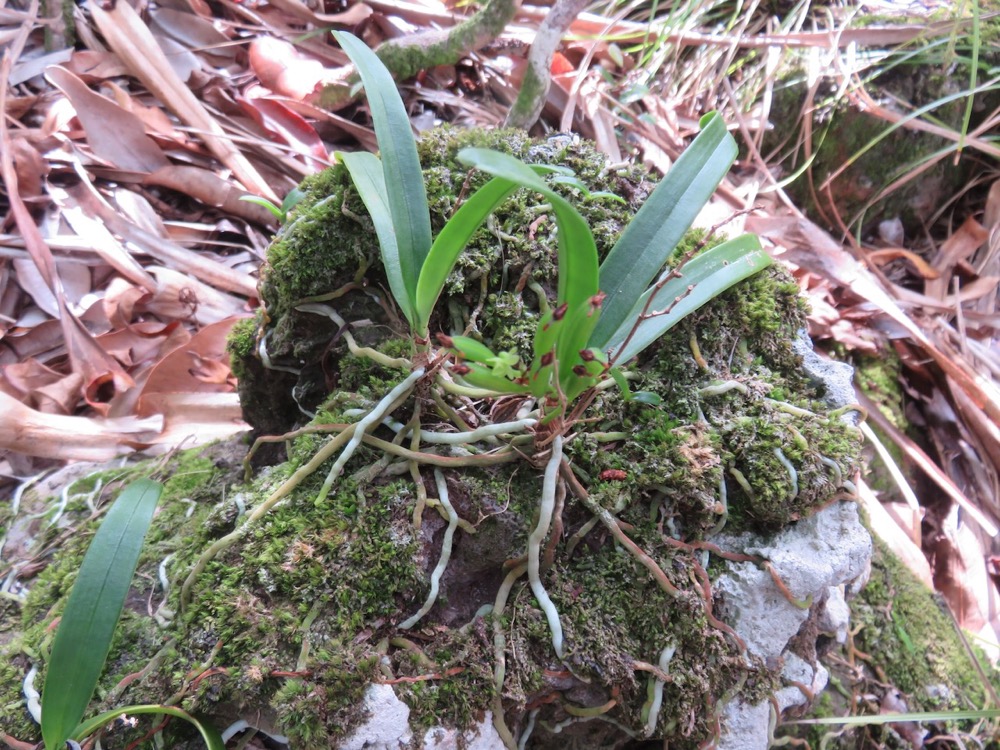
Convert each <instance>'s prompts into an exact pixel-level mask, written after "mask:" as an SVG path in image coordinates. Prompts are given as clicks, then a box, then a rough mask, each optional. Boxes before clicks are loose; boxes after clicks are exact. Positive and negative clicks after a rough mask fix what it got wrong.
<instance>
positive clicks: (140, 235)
mask: <svg viewBox="0 0 1000 750" xmlns="http://www.w3.org/2000/svg"><path fill="white" fill-rule="evenodd" d="M78 173H79V174H80V176H81V178H82V179H81V180H80V182H79V183H78V184H76V185H74V186H73V187H72V188H70V189H69V191H68V192H69V193H70V194H71V195H72V196H73V197H74V198H75V199H76V201H77V203H78V204H79V205H80V206H81V207H83V209H84V210H85V211H87V212H89V213H90V214H91V215H92V216H94V217H95V218H98V219H100V220H101V221H103V222H104V224H105V226H106V227H107V228H108V229H109V230H110V231H112V232H114V233H115V234H117V235H118V236H120V237H122V238H123V239H124V240H125V241H126V242H131V243H133V244H134V245H135V246H136V247H138V248H139V249H141V250H142V252H145V253H148V254H149V255H152V256H153V257H154V258H156V259H157V260H159V261H160V262H161V263H165V264H169V265H170V266H171V267H173V268H174V269H175V270H177V271H179V272H181V273H187V274H189V275H191V276H193V277H195V278H197V279H200V280H201V281H204V282H205V283H207V284H208V285H209V286H213V287H215V288H217V289H225V290H228V291H233V292H236V293H238V294H242V295H244V296H247V297H256V295H257V282H256V281H255V280H254V279H253V277H251V276H249V275H247V274H245V273H240V272H239V271H235V270H233V269H231V268H229V267H228V266H225V265H223V264H222V263H219V262H217V261H214V260H212V259H210V258H207V257H205V256H203V255H200V254H198V253H195V252H192V251H190V250H187V249H185V248H183V247H180V246H179V245H177V244H175V243H173V242H171V241H170V240H168V239H165V238H163V237H159V236H157V235H155V234H153V233H151V232H148V231H146V230H144V229H142V228H141V227H138V226H136V225H135V224H133V223H132V222H130V221H128V220H126V219H125V218H124V217H123V216H122V215H121V214H120V213H119V212H118V211H116V210H115V209H113V208H112V207H111V206H109V205H108V203H107V202H106V201H105V200H104V198H103V197H102V196H101V195H100V193H98V192H97V190H96V189H95V188H94V186H93V185H92V184H91V182H90V178H89V176H87V175H86V173H85V172H83V170H82V169H80V170H79V172H78Z"/></svg>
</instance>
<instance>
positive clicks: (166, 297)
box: [138, 266, 245, 326]
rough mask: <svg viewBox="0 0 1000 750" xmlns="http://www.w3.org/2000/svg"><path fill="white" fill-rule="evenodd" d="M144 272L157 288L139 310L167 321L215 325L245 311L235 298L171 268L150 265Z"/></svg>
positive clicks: (242, 304)
mask: <svg viewBox="0 0 1000 750" xmlns="http://www.w3.org/2000/svg"><path fill="white" fill-rule="evenodd" d="M147 270H148V271H149V272H150V273H151V274H153V276H154V277H155V278H156V281H157V286H156V289H155V290H154V291H153V294H152V296H151V297H150V298H149V299H148V300H144V301H143V302H142V303H140V305H139V306H138V307H139V309H142V310H147V311H149V312H151V313H153V314H155V315H158V316H160V317H161V318H165V319H167V320H190V321H193V322H195V323H197V324H198V325H200V326H204V325H210V324H212V323H218V322H219V321H220V320H224V319H226V318H230V317H232V316H233V315H238V314H239V313H242V312H243V311H244V306H245V305H244V303H243V302H242V301H241V300H239V299H237V298H236V297H233V296H231V295H229V294H225V293H223V292H220V291H218V290H216V289H213V288H212V287H210V286H208V285H207V284H203V283H202V282H200V281H198V279H194V278H191V277H189V276H186V275H184V274H183V273H180V272H178V271H175V270H173V269H172V268H165V267H162V266H149V267H148V268H147Z"/></svg>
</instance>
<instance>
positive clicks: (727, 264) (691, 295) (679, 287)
mask: <svg viewBox="0 0 1000 750" xmlns="http://www.w3.org/2000/svg"><path fill="white" fill-rule="evenodd" d="M770 264H771V259H770V257H768V255H767V253H765V252H764V251H763V250H761V248H760V240H758V239H757V238H756V237H755V236H753V235H750V234H745V235H742V236H740V237H737V238H735V239H732V240H729V241H728V242H724V243H722V244H721V245H718V246H716V247H713V248H711V249H710V250H706V251H705V252H703V253H701V254H699V255H696V256H695V257H694V258H692V259H691V260H689V261H688V262H687V263H685V264H684V267H683V268H682V270H681V273H682V275H681V276H679V277H677V278H672V279H670V280H669V281H667V282H666V283H665V284H664V285H663V286H662V287H661V288H659V289H656V288H655V286H654V287H652V288H650V289H649V290H647V292H646V293H645V294H643V295H642V296H641V297H640V298H639V301H638V303H637V304H636V305H635V306H634V307H633V308H632V310H631V311H630V312H629V315H628V316H627V317H626V319H625V322H624V323H622V325H621V326H620V327H619V329H618V330H617V331H615V333H614V334H613V335H612V336H611V338H610V341H609V342H607V344H605V345H603V346H601V348H602V349H603V350H604V351H610V352H611V360H612V361H613V362H614V363H615V364H619V365H622V364H625V363H626V362H628V361H629V360H630V359H632V358H633V357H635V356H636V355H637V354H639V352H641V351H642V350H643V349H645V348H646V347H647V346H649V345H650V344H652V343H653V342H654V341H656V340H657V339H658V338H660V336H662V335H663V334H665V333H666V332H667V331H669V330H670V329H671V328H673V327H674V326H675V325H676V324H677V323H678V322H680V321H681V320H682V319H683V318H684V317H685V316H686V315H688V314H690V313H692V312H694V311H695V310H697V309H698V308H699V307H701V306H702V305H704V304H705V303H706V302H710V301H711V300H713V299H715V298H716V297H718V296H719V295H720V294H722V293H723V292H724V291H726V290H727V289H729V287H731V286H733V284H736V283H738V282H740V281H742V280H743V279H746V278H748V277H749V276H752V275H753V274H755V273H757V272H758V271H761V270H763V269H765V268H767V267H768V266H769V265H770ZM651 295H652V301H651V302H650V303H649V306H648V314H647V317H646V319H644V320H640V319H639V318H640V316H641V315H642V314H643V310H644V309H646V302H647V300H648V299H649V298H650V296H651ZM667 309H669V312H668V313H665V314H660V313H662V311H664V310H667ZM650 314H651V316H650ZM633 328H635V331H634V333H631V336H630V332H632V329H633ZM592 343H593V340H592Z"/></svg>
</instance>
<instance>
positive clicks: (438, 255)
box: [413, 177, 519, 336]
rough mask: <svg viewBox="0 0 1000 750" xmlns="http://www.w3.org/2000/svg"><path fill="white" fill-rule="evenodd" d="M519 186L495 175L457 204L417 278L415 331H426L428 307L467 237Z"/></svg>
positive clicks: (429, 308) (423, 333) (439, 290)
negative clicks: (461, 202)
mask: <svg viewBox="0 0 1000 750" xmlns="http://www.w3.org/2000/svg"><path fill="white" fill-rule="evenodd" d="M518 187H519V185H518V184H517V183H515V182H511V181H510V180H505V179H504V178H502V177H494V178H493V179H492V180H490V181H489V182H487V183H486V184H485V185H483V186H482V187H481V188H479V190H477V191H476V192H475V193H473V194H472V195H471V196H470V197H469V199H468V200H466V201H465V203H463V204H462V205H461V206H460V207H459V209H458V211H456V212H455V214H454V215H453V216H452V217H451V218H450V219H449V220H448V223H447V224H445V226H444V229H442V230H441V231H440V232H439V233H438V236H437V237H435V238H434V244H433V245H431V250H430V252H429V253H428V254H427V259H426V260H425V261H424V265H423V268H421V269H420V278H419V279H418V280H417V295H416V304H415V308H416V321H415V323H414V326H413V327H414V330H415V331H416V332H417V333H418V334H420V335H422V336H426V335H427V324H428V322H429V321H430V317H431V311H432V310H433V309H434V305H435V304H437V301H438V297H440V296H441V290H442V289H444V284H445V281H447V280H448V274H450V273H451V270H452V269H453V268H454V267H455V261H456V260H458V256H459V254H460V253H461V252H462V250H464V249H465V246H466V245H467V244H469V238H470V237H472V235H473V233H474V232H475V231H476V230H477V229H479V227H481V226H482V224H483V222H484V221H486V218H487V217H488V216H489V215H490V214H491V213H493V211H494V210H495V209H496V207H497V206H499V205H500V204H501V203H502V202H503V201H504V199H505V198H507V196H509V195H510V194H511V193H513V192H514V191H515V190H517V188H518Z"/></svg>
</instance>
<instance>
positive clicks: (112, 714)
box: [69, 704, 226, 750]
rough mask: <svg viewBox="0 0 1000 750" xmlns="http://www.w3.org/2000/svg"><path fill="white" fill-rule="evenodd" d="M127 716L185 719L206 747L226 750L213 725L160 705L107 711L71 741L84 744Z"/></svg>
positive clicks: (81, 727) (78, 730) (82, 727)
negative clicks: (108, 725)
mask: <svg viewBox="0 0 1000 750" xmlns="http://www.w3.org/2000/svg"><path fill="white" fill-rule="evenodd" d="M126 714H137V715H142V714H165V715H167V716H174V717H176V718H178V719H184V721H187V722H190V723H191V724H193V725H194V726H195V727H196V728H197V730H198V732H199V733H200V734H201V738H202V740H203V741H204V742H205V747H207V748H208V750H225V747H226V743H224V742H223V741H222V735H221V734H219V731H218V730H217V729H216V728H215V727H213V726H212V725H211V724H208V723H206V722H204V721H201V720H200V719H198V718H197V717H195V716H192V715H191V714H189V713H188V712H187V711H185V710H183V709H181V708H177V707H176V706H162V705H159V704H144V705H137V706H122V707H121V708H116V709H114V710H112V711H105V712H104V713H102V714H99V715H98V716H95V717H94V718H93V719H88V720H87V721H85V722H83V723H81V724H80V725H79V726H77V727H76V729H74V730H73V734H72V735H71V736H70V738H69V739H73V740H76V741H77V742H82V741H83V740H85V739H86V738H87V737H89V736H90V735H92V734H93V733H94V732H97V731H99V730H100V729H101V728H102V727H104V726H105V725H107V724H109V723H111V722H112V721H114V720H115V719H117V718H118V717H119V716H125V715H126Z"/></svg>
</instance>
